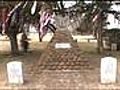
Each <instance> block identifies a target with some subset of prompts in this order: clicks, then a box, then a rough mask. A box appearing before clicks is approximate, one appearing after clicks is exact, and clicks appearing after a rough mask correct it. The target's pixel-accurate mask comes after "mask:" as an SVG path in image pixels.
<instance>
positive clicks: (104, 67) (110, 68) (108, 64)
mask: <svg viewBox="0 0 120 90" xmlns="http://www.w3.org/2000/svg"><path fill="white" fill-rule="evenodd" d="M116 74H117V59H116V58H113V57H105V58H102V59H101V83H115V82H116Z"/></svg>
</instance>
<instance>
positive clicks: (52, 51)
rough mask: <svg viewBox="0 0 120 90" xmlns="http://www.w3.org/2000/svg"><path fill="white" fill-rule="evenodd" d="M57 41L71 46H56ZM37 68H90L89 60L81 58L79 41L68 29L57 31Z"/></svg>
mask: <svg viewBox="0 0 120 90" xmlns="http://www.w3.org/2000/svg"><path fill="white" fill-rule="evenodd" d="M57 43H59V44H60V43H67V44H69V45H70V46H71V48H55V45H56V44H57ZM35 67H36V70H35V71H39V70H81V69H87V68H89V62H88V61H87V60H83V59H81V51H80V49H79V46H78V45H77V42H75V41H74V40H73V39H72V36H71V34H70V32H68V31H56V33H55V35H54V36H53V38H52V40H51V42H49V44H48V46H47V48H46V50H45V51H44V52H43V53H42V55H41V56H40V59H39V61H38V62H36V65H35Z"/></svg>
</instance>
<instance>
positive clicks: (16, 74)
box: [7, 61, 23, 84]
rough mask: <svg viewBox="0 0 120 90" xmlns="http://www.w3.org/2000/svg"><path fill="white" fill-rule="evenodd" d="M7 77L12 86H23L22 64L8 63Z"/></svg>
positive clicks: (16, 62)
mask: <svg viewBox="0 0 120 90" xmlns="http://www.w3.org/2000/svg"><path fill="white" fill-rule="evenodd" d="M7 75H8V82H9V83H10V84H23V74H22V62H18V61H12V62H9V63H7Z"/></svg>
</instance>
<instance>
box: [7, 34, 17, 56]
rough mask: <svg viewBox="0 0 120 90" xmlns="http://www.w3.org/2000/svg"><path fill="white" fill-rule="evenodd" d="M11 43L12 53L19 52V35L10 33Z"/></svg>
mask: <svg viewBox="0 0 120 90" xmlns="http://www.w3.org/2000/svg"><path fill="white" fill-rule="evenodd" d="M9 39H10V44H11V53H12V55H16V54H18V51H19V50H18V43H17V35H16V34H10V35H9Z"/></svg>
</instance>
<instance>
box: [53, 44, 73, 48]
mask: <svg viewBox="0 0 120 90" xmlns="http://www.w3.org/2000/svg"><path fill="white" fill-rule="evenodd" d="M55 48H57V49H58V48H63V49H65V48H71V45H70V43H56V44H55Z"/></svg>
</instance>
